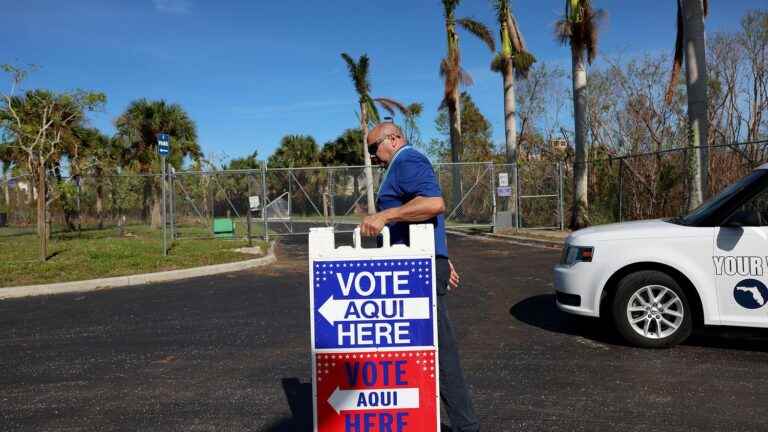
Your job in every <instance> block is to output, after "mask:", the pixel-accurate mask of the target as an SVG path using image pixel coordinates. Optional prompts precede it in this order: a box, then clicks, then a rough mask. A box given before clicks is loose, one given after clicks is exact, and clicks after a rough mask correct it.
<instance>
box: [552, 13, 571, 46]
mask: <svg viewBox="0 0 768 432" xmlns="http://www.w3.org/2000/svg"><path fill="white" fill-rule="evenodd" d="M572 35H573V25H571V21H570V20H567V19H561V20H558V21H557V22H556V23H555V39H556V40H557V41H558V42H560V44H561V45H568V44H569V43H570V41H571V36H572Z"/></svg>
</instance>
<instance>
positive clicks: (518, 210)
mask: <svg viewBox="0 0 768 432" xmlns="http://www.w3.org/2000/svg"><path fill="white" fill-rule="evenodd" d="M518 168H519V167H518V162H517V161H515V164H514V165H513V166H512V169H513V170H514V171H513V176H514V177H515V230H519V229H520V225H521V220H520V213H521V210H522V206H521V205H520V204H522V200H521V199H520V170H519V169H518Z"/></svg>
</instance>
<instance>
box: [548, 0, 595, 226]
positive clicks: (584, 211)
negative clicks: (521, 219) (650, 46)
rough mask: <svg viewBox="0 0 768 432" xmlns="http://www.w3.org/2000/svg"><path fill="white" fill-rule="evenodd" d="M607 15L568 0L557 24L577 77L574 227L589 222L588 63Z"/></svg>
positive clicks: (585, 1)
mask: <svg viewBox="0 0 768 432" xmlns="http://www.w3.org/2000/svg"><path fill="white" fill-rule="evenodd" d="M604 16H605V13H604V12H603V11H602V10H594V9H592V2H591V1H590V0H565V16H564V17H563V19H561V20H559V21H558V22H557V24H556V25H555V36H556V37H557V39H558V40H559V41H560V43H561V44H563V45H570V47H571V69H572V73H571V79H572V81H573V119H574V123H575V124H574V130H575V137H576V140H575V141H576V145H575V147H576V148H575V153H576V154H575V161H574V164H573V177H574V178H573V187H574V191H573V197H574V199H573V208H572V210H571V221H570V223H569V226H570V228H571V229H579V228H583V227H585V226H587V225H589V216H588V210H589V201H588V197H587V188H588V175H589V166H588V160H587V159H588V156H587V155H588V148H587V146H588V143H587V124H586V111H587V107H586V103H587V64H592V61H593V60H594V59H595V56H596V55H597V30H598V24H599V22H600V21H601V19H602V18H603V17H604Z"/></svg>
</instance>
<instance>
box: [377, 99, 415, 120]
mask: <svg viewBox="0 0 768 432" xmlns="http://www.w3.org/2000/svg"><path fill="white" fill-rule="evenodd" d="M373 100H374V101H376V102H378V103H379V105H381V106H382V107H383V108H384V109H385V110H387V112H388V113H389V115H392V116H394V115H395V113H396V112H399V113H400V114H402V115H404V116H406V117H407V116H408V115H409V112H408V107H406V106H405V105H404V104H403V103H401V102H399V101H396V100H394V99H390V98H385V97H379V98H374V99H373Z"/></svg>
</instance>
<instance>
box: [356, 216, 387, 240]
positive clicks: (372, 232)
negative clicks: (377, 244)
mask: <svg viewBox="0 0 768 432" xmlns="http://www.w3.org/2000/svg"><path fill="white" fill-rule="evenodd" d="M386 224H387V217H386V215H385V214H384V212H379V213H375V214H372V215H370V216H366V217H365V218H364V219H363V221H362V222H361V223H360V234H362V235H364V236H366V237H375V236H377V235H379V233H380V232H381V230H382V229H384V225H386Z"/></svg>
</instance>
